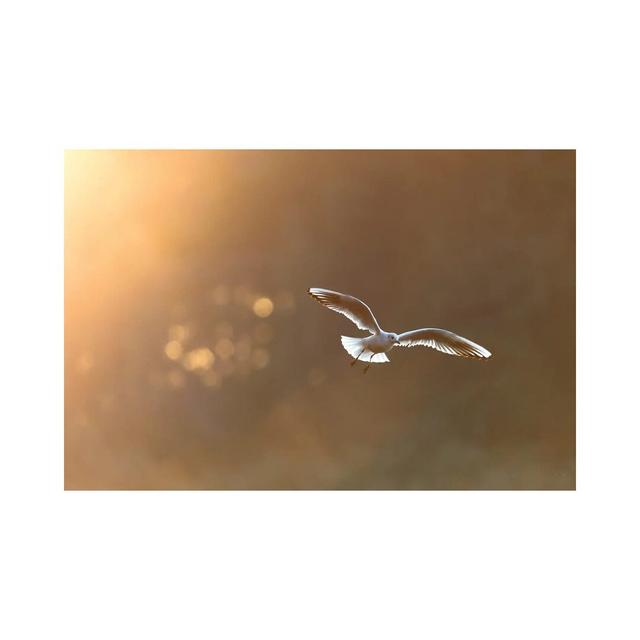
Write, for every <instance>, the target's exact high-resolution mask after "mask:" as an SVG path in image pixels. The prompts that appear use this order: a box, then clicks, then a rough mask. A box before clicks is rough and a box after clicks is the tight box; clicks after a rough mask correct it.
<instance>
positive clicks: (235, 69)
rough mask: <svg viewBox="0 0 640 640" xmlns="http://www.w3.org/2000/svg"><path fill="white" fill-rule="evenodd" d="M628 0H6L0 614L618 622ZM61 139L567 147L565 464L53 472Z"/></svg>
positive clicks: (623, 604)
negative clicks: (571, 344)
mask: <svg viewBox="0 0 640 640" xmlns="http://www.w3.org/2000/svg"><path fill="white" fill-rule="evenodd" d="M632 7H633V5H632V4H631V3H625V2H610V3H609V4H608V5H606V6H605V5H601V4H597V3H588V2H587V3H577V2H549V1H547V0H539V1H538V2H536V3H513V2H511V3H509V2H494V1H489V2H484V3H472V2H454V3H427V2H424V3H410V2H398V3H395V4H389V3H380V2H367V3H364V2H349V3H346V2H341V3H337V2H324V3H310V4H305V5H303V4H302V3H294V2H281V1H275V2H271V3H258V2H246V1H242V2H236V3H224V4H223V3H192V2H184V3H180V4H177V3H176V4H169V3H165V4H160V3H150V2H149V3H143V2H136V3H134V2H127V3H126V4H125V3H120V2H115V3H110V4H109V5H104V4H102V5H99V4H97V3H87V2H84V3H80V2H62V3H56V4H55V5H53V4H50V5H44V4H42V5H40V6H38V7H37V8H36V7H32V6H31V5H29V6H24V5H22V6H20V7H15V8H12V9H11V10H10V11H11V13H10V15H9V16H7V19H6V20H3V23H4V30H5V32H6V33H5V36H6V37H5V38H4V39H3V45H2V46H3V47H4V52H5V60H6V61H7V62H9V65H8V66H9V71H8V75H7V78H6V83H7V86H6V87H5V89H6V90H5V98H6V97H7V96H8V100H7V102H6V107H7V110H8V115H7V116H6V117H5V118H4V121H5V125H7V124H8V125H9V126H8V129H9V131H8V136H7V139H8V140H9V144H10V146H9V153H8V154H6V157H5V161H4V169H5V171H4V175H5V177H6V178H5V189H4V195H3V197H4V198H5V202H4V203H3V207H2V211H3V215H4V217H5V218H6V219H7V220H8V221H9V225H10V226H9V227H8V230H7V232H6V234H5V238H4V241H5V242H4V245H5V251H4V252H3V266H4V270H3V272H4V274H5V278H4V281H5V283H6V294H5V295H6V306H5V311H4V320H3V327H4V332H5V339H4V346H5V359H4V361H5V374H4V375H5V389H7V393H6V407H5V411H4V413H5V414H6V415H5V416H4V417H3V420H2V423H3V443H2V444H3V447H2V452H3V454H4V456H3V457H4V461H3V462H4V464H3V465H2V473H3V484H2V486H3V490H4V492H5V494H6V496H7V498H6V500H5V509H4V516H5V517H4V518H3V522H4V525H3V527H2V529H3V533H2V542H3V544H2V549H3V554H4V560H3V570H2V574H3V577H2V584H3V586H4V587H5V589H4V591H5V599H4V605H5V606H4V607H3V608H4V609H5V613H4V614H3V616H2V620H0V632H2V636H3V637H7V638H17V637H22V638H42V637H52V636H55V637H57V636H60V637H65V638H109V639H111V638H114V637H116V638H136V639H137V638H147V637H150V638H175V637H184V638H200V637H207V638H210V637H220V638H262V637H274V638H300V637H304V638H335V637H338V638H354V637H366V638H370V637H380V638H383V637H384V638H388V637H398V638H413V637H416V638H418V637H419V638H424V637H429V636H430V637H433V638H438V639H442V638H445V639H446V638H492V639H497V638H509V639H511V638H514V637H517V638H536V640H537V639H538V638H541V637H542V638H568V637H572V638H574V637H580V638H583V637H611V638H627V637H628V638H631V637H634V638H635V637H638V630H639V629H638V620H637V615H636V614H635V606H636V603H635V599H634V597H633V594H634V591H635V582H636V576H637V571H638V553H637V540H638V539H640V536H639V533H640V532H639V531H638V525H637V522H636V511H637V507H636V503H637V495H638V492H637V489H638V481H637V471H636V469H637V452H638V450H639V449H640V447H639V446H638V444H639V442H638V429H637V427H636V426H635V423H637V418H636V417H635V416H636V413H637V410H636V409H635V407H633V406H631V400H632V399H634V398H635V387H636V385H637V380H638V376H637V372H636V367H635V354H634V351H635V345H634V340H635V333H636V330H637V327H638V305H637V302H636V296H637V294H636V290H637V282H636V274H637V261H636V259H635V258H636V251H637V250H636V246H635V245H636V238H637V235H636V234H635V225H636V218H637V213H638V211H639V207H638V195H637V191H638V189H637V158H636V153H637V148H638V146H637V145H638V136H637V113H639V112H640V109H639V108H638V107H639V105H638V100H637V97H636V95H635V85H636V84H637V83H636V82H634V78H635V76H636V75H637V69H635V68H634V65H633V64H632V61H633V60H637V59H638V58H639V57H640V56H638V44H637V34H636V28H635V25H636V24H637V22H636V21H635V20H634V19H633V15H632V13H631V9H632ZM64 147H163V148H173V147H178V148H185V147H186V148H192V147H195V148H200V147H214V148H227V147H239V148H249V147H267V148H287V147H294V148H308V147H317V148H332V147H352V148H353V147H361V148H378V147H380V148H385V147H405V148H576V147H577V149H578V168H579V171H578V211H579V215H578V353H579V356H578V365H579V369H578V491H577V492H559V493H551V492H550V493H528V492H512V493H482V492H477V493H473V492H469V493H437V492H432V493H374V492H371V493H369V492H359V493H321V492H319V493H294V494H289V493H282V494H278V493H244V494H240V493H237V494H232V493H206V492H203V493H179V492H176V493H163V492H158V493H135V492H132V493H109V492H105V493H99V492H95V493H94V492H86V493H82V492H77V493H64V492H63V491H62V457H61V454H62V442H61V437H62V375H61V368H60V365H61V358H62V344H61V334H62V312H63V306H62V284H63V281H62V252H61V249H62V220H61V208H62V197H63V196H62V149H63V148H64Z"/></svg>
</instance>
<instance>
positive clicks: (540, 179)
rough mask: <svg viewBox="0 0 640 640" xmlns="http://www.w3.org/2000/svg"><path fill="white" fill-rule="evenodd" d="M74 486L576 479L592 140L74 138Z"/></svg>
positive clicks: (70, 291)
mask: <svg viewBox="0 0 640 640" xmlns="http://www.w3.org/2000/svg"><path fill="white" fill-rule="evenodd" d="M312 286H316V287H325V288H329V289H334V290H337V291H342V292H345V293H350V294H352V295H355V296H357V297H360V298H362V299H363V300H364V301H365V302H367V303H368V304H369V305H370V306H371V308H372V310H373V312H374V313H375V314H376V316H377V318H378V321H379V322H380V324H381V326H382V327H383V328H385V329H387V330H389V331H396V332H401V331H405V330H409V329H415V328H421V327H428V326H433V327H443V328H446V329H449V330H451V331H454V332H456V333H459V334H460V335H463V336H465V337H467V338H469V339H471V340H473V341H475V342H478V343H479V344H481V345H483V346H484V347H486V348H488V349H489V350H490V351H492V352H493V354H494V356H493V358H491V359H490V360H489V361H486V362H479V361H472V360H466V359H462V358H455V357H452V356H447V355H445V354H442V353H439V352H436V351H433V350H431V349H428V348H421V347H417V348H414V349H394V350H393V351H392V352H391V353H390V360H391V364H384V365H373V366H372V367H371V369H370V370H369V372H368V373H367V375H362V367H361V366H360V365H357V366H356V367H350V366H349V362H350V358H349V356H348V354H347V353H346V352H345V351H344V350H343V348H342V346H341V344H340V339H339V337H340V335H347V336H358V335H365V334H363V333H362V332H360V331H358V329H357V328H356V327H355V326H354V325H353V324H351V323H350V322H349V321H348V320H347V319H346V318H344V317H343V316H341V315H339V314H336V313H334V312H332V311H329V310H328V309H326V308H323V307H322V306H320V305H319V304H318V303H317V302H315V301H314V300H312V299H311V298H310V297H309V296H308V295H307V293H306V291H307V289H308V288H309V287H312ZM65 487H66V488H67V489H574V488H575V153H574V152H573V151H237V152H236V151H68V152H66V154H65Z"/></svg>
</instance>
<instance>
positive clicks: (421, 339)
mask: <svg viewBox="0 0 640 640" xmlns="http://www.w3.org/2000/svg"><path fill="white" fill-rule="evenodd" d="M307 293H308V294H309V295H310V296H311V297H312V298H314V299H315V300H317V301H318V302H319V303H320V304H322V305H324V306H325V307H327V308H328V309H331V310H332V311H336V312H337V313H341V314H342V315H343V316H346V317H347V318H349V320H351V322H353V323H354V324H355V325H356V326H357V327H358V329H362V331H368V332H369V333H370V334H372V335H370V336H367V337H366V338H349V337H348V336H341V341H342V346H343V347H344V348H345V350H346V351H347V353H348V354H349V355H350V356H351V357H353V358H354V360H353V361H352V362H351V366H353V365H354V364H355V363H356V362H358V360H360V358H362V359H363V361H365V362H367V366H366V367H365V369H364V371H363V373H367V371H368V370H369V367H370V366H371V364H372V363H383V362H389V358H388V357H387V353H388V352H389V351H391V349H393V347H417V346H419V345H422V346H424V347H431V348H432V349H437V350H438V351H442V353H448V354H449V355H452V356H461V357H463V358H475V359H476V360H486V359H487V358H490V357H491V352H490V351H487V349H485V348H484V347H481V346H480V345H479V344H476V343H475V342H471V340H467V339H466V338H463V337H462V336H457V335H456V334H455V333H451V331H446V330H445V329H415V330H413V331H405V332H404V333H400V334H398V333H389V332H387V331H383V330H382V329H381V328H380V325H379V324H378V321H377V320H376V318H375V316H374V315H373V313H372V311H371V309H370V308H369V306H368V305H366V304H365V303H364V302H362V300H359V299H358V298H354V297H353V296H349V295H347V294H346V293H338V292H337V291H331V290H329V289H318V288H316V287H312V288H311V289H309V290H308V291H307Z"/></svg>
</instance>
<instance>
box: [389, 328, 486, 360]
mask: <svg viewBox="0 0 640 640" xmlns="http://www.w3.org/2000/svg"><path fill="white" fill-rule="evenodd" d="M398 339H399V346H401V347H417V346H419V345H422V346H424V347H431V348H433V349H437V350H438V351H442V353H448V354H450V355H452V356H462V357H463V358H477V359H479V360H484V359H485V358H490V357H491V352H490V351H487V349H485V348H484V347H481V346H480V345H479V344H476V343H475V342H471V340H467V339H466V338H463V337H462V336H457V335H456V334H455V333H451V331H446V330H445V329H416V330H415V331H405V333H401V334H400V335H399V336H398Z"/></svg>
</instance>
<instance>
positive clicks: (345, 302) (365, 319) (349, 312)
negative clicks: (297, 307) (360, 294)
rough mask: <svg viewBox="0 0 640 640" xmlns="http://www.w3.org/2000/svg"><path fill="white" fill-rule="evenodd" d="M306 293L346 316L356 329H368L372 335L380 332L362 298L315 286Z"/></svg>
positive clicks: (376, 322)
mask: <svg viewBox="0 0 640 640" xmlns="http://www.w3.org/2000/svg"><path fill="white" fill-rule="evenodd" d="M308 293H309V295H310V296H311V297H313V298H315V299H316V300H317V301H318V302H319V303H320V304H323V305H324V306H325V307H327V308H328V309H331V310H332V311H337V312H338V313H341V314H342V315H343V316H347V318H349V320H351V322H353V323H354V324H355V325H356V326H357V327H358V329H362V330H363V331H369V333H373V334H374V335H375V334H378V333H380V331H381V329H380V326H379V325H378V321H377V320H376V319H375V317H374V315H373V313H372V312H371V309H369V307H368V306H367V305H366V304H365V303H364V302H362V300H358V298H354V297H353V296H348V295H346V294H344V293H338V292H337V291H330V290H329V289H317V288H315V287H314V288H312V289H309V291H308Z"/></svg>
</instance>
